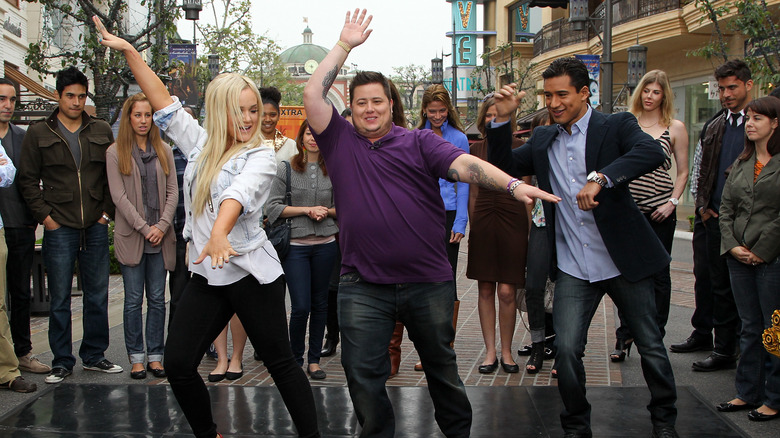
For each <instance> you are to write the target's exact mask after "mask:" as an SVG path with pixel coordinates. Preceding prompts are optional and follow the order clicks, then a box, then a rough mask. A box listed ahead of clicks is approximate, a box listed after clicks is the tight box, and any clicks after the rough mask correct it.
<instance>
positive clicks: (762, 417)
mask: <svg viewBox="0 0 780 438" xmlns="http://www.w3.org/2000/svg"><path fill="white" fill-rule="evenodd" d="M775 418H780V412H778V413H776V414H774V415H769V414H762V413H761V412H758V411H757V410H755V409H753V410H752V411H750V412H748V420H750V421H769V420H774V419H775Z"/></svg>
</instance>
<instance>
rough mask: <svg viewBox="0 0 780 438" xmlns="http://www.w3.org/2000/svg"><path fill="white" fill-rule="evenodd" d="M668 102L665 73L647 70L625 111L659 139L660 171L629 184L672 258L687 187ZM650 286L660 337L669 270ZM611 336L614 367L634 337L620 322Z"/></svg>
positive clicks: (682, 146) (684, 137)
mask: <svg viewBox="0 0 780 438" xmlns="http://www.w3.org/2000/svg"><path fill="white" fill-rule="evenodd" d="M673 99H674V95H673V94H672V87H671V85H670V84H669V78H668V77H667V76H666V73H665V72H663V71H661V70H652V71H649V72H647V74H645V75H644V76H643V77H642V80H641V81H639V85H638V86H637V87H636V89H635V90H634V93H633V94H632V95H631V103H630V111H631V113H632V114H634V115H635V116H636V118H637V122H639V126H640V127H641V128H642V130H643V131H645V132H646V133H648V134H650V135H651V136H652V137H653V138H655V139H657V140H658V143H660V145H661V147H662V148H663V150H664V152H665V154H666V160H665V162H664V164H663V165H661V167H659V168H657V169H655V170H654V171H652V172H650V173H648V174H646V175H642V176H641V177H639V178H637V179H636V180H634V181H632V182H631V183H630V184H629V189H630V190H631V195H632V196H633V197H634V201H636V204H637V206H638V207H639V209H640V210H641V211H642V213H644V215H645V218H646V219H647V221H648V222H649V223H650V226H651V227H652V228H653V230H654V231H655V233H656V235H657V236H658V238H659V239H660V240H661V243H663V245H664V247H665V248H666V251H668V252H669V254H671V253H672V241H673V240H674V229H675V225H676V223H677V217H676V209H677V204H678V203H679V199H680V196H682V194H683V190H685V184H686V183H687V182H688V133H687V132H686V130H685V124H683V122H681V121H679V120H675V119H673V118H672V116H673V115H674V104H673V102H672V100H673ZM672 158H674V164H675V167H676V172H675V173H676V177H675V180H674V181H672V177H671V176H670V175H669V170H670V169H671V168H672ZM654 282H655V303H656V307H657V311H658V326H659V327H660V329H661V335H663V334H664V333H665V329H664V328H665V326H666V320H667V319H668V318H669V300H670V298H671V294H672V279H671V276H670V272H669V266H667V267H666V268H665V269H663V270H662V271H660V272H658V273H657V274H656V275H655V277H654ZM615 335H616V337H617V341H616V343H615V351H613V352H612V353H611V354H610V355H609V357H610V359H611V360H612V361H613V362H622V361H623V360H625V358H626V355H627V353H630V351H631V345H632V343H633V336H632V335H631V333H630V332H629V330H628V326H626V324H624V322H623V319H622V317H620V327H618V329H617V330H616V332H615Z"/></svg>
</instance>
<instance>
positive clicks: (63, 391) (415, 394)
mask: <svg viewBox="0 0 780 438" xmlns="http://www.w3.org/2000/svg"><path fill="white" fill-rule="evenodd" d="M209 390H210V391H211V396H212V402H213V405H214V413H215V418H216V419H217V424H218V426H219V430H220V432H222V433H223V434H226V436H228V437H250V436H251V437H278V436H296V434H295V431H294V428H293V426H292V423H291V421H290V417H289V415H288V414H287V411H286V409H285V407H284V404H283V403H282V401H281V397H280V396H279V393H278V392H277V390H276V388H273V387H241V386H212V387H210V388H209ZM313 390H314V398H315V400H316V403H317V415H318V417H319V424H320V430H321V432H322V435H323V437H352V436H357V433H358V425H357V419H356V417H355V413H354V411H353V409H352V404H351V402H350V400H349V393H348V392H347V389H346V388H343V387H314V388H313ZM467 391H468V395H469V399H470V400H471V404H472V407H473V410H474V424H473V427H472V434H471V436H472V437H517V438H525V437H560V436H562V435H563V432H562V431H561V428H560V422H559V421H558V413H559V412H560V410H561V401H560V397H559V395H558V389H557V388H555V387H517V386H515V387H468V388H467ZM388 392H389V394H390V397H391V399H392V401H393V406H395V416H396V425H397V426H396V436H397V437H439V436H442V435H441V433H440V432H439V430H438V427H437V426H436V422H435V420H434V418H433V407H432V404H431V401H430V398H429V396H428V391H427V388H424V387H391V388H388ZM678 395H679V400H678V404H677V407H678V410H679V418H678V422H677V430H678V432H679V434H680V436H681V437H686V438H687V437H697V438H698V437H701V438H705V437H706V438H713V437H744V436H745V435H743V434H742V433H741V432H740V431H739V430H738V429H737V428H736V427H734V426H733V425H732V424H730V423H729V422H727V421H726V420H725V419H724V418H723V417H722V416H720V415H718V414H717V413H716V412H715V411H714V409H713V408H711V407H710V406H707V405H706V404H704V403H702V401H701V399H700V397H699V396H698V395H697V394H696V392H695V390H692V389H690V388H687V387H681V388H678ZM588 396H589V399H590V401H591V403H592V404H593V436H594V437H648V436H650V430H651V425H650V415H649V413H648V412H647V409H645V405H646V404H647V401H648V398H649V394H648V392H647V389H646V388H644V387H636V388H633V387H632V388H601V387H599V388H589V389H588ZM0 436H2V437H14V438H16V437H36V438H49V437H52V438H53V437H58V438H59V437H67V438H75V437H80V438H81V437H93V438H104V437H105V438H107V437H186V436H191V433H190V429H189V426H188V425H187V422H186V420H185V419H184V416H183V415H182V414H181V412H180V411H179V408H178V405H177V404H176V400H175V399H174V397H173V393H172V392H171V390H170V387H169V386H167V385H155V386H152V385H78V384H68V383H63V384H60V385H57V386H56V387H52V388H51V389H47V388H42V391H41V393H40V396H39V397H38V398H36V399H34V400H33V401H32V402H31V403H29V404H28V405H26V406H21V407H20V408H19V409H17V410H16V411H14V412H12V413H11V414H9V415H8V416H6V417H5V418H3V419H2V420H0Z"/></svg>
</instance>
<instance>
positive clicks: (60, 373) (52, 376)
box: [45, 367, 73, 383]
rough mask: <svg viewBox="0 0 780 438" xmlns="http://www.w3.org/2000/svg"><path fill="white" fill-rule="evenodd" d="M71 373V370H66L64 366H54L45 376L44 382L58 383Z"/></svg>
mask: <svg viewBox="0 0 780 438" xmlns="http://www.w3.org/2000/svg"><path fill="white" fill-rule="evenodd" d="M71 374H73V371H71V370H66V369H65V368H60V367H56V368H53V369H52V370H51V372H50V373H49V375H48V376H46V380H45V382H46V383H60V382H62V381H63V380H65V378H66V377H68V376H69V375H71Z"/></svg>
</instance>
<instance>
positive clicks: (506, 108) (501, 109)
mask: <svg viewBox="0 0 780 438" xmlns="http://www.w3.org/2000/svg"><path fill="white" fill-rule="evenodd" d="M525 94H526V93H525V91H520V92H519V93H518V92H517V84H514V83H512V84H508V85H504V86H503V87H501V88H500V89H499V90H496V92H495V93H494V94H493V97H494V98H495V101H496V113H497V116H496V122H497V123H500V122H505V121H507V120H509V118H510V117H511V116H512V113H513V112H514V111H515V110H516V109H517V107H518V106H520V101H521V100H522V99H523V98H524V97H525Z"/></svg>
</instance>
